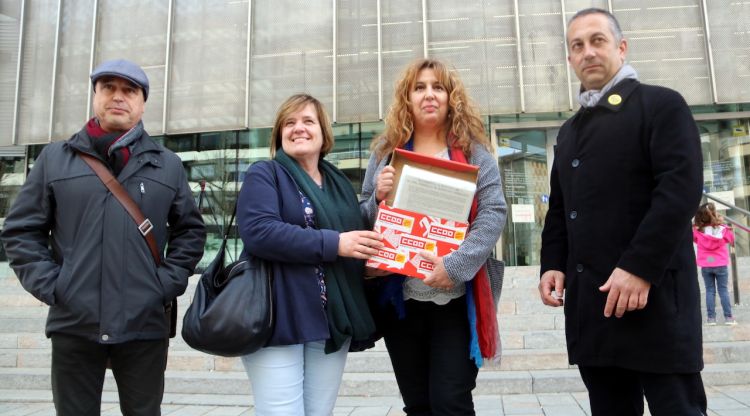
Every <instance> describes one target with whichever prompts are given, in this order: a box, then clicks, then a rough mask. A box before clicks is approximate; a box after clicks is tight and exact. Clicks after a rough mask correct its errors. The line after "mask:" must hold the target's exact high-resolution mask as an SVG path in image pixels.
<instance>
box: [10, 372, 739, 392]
mask: <svg viewBox="0 0 750 416" xmlns="http://www.w3.org/2000/svg"><path fill="white" fill-rule="evenodd" d="M702 377H703V381H704V383H705V384H706V385H711V386H725V385H734V384H743V383H746V382H747V380H748V378H750V364H711V365H707V366H706V368H705V369H704V371H703V373H702ZM49 388H50V376H49V370H48V369H38V368H31V369H29V368H21V369H18V368H0V389H4V390H8V391H11V390H20V391H29V390H49ZM104 390H105V391H107V392H111V391H115V390H116V385H115V383H114V379H113V377H112V374H111V372H110V371H107V376H106V381H105V385H104ZM583 391H585V389H584V386H583V383H582V382H581V378H580V375H579V373H578V370H576V369H574V368H571V369H560V370H531V371H497V370H485V369H483V370H481V371H480V372H479V376H478V378H477V387H476V389H475V390H474V394H476V395H486V394H539V393H568V392H583ZM207 392H221V394H229V395H234V394H237V395H242V394H246V395H250V394H252V391H251V388H250V383H249V382H248V380H247V376H246V374H245V373H244V371H232V372H206V371H202V372H187V371H167V372H166V380H165V393H168V394H206V393H207ZM398 394H399V393H398V387H397V385H396V380H395V378H394V377H393V374H392V373H374V374H373V373H345V374H344V377H343V380H342V383H341V388H340V390H339V396H340V397H341V396H351V397H362V396H365V397H366V396H397V395H398Z"/></svg>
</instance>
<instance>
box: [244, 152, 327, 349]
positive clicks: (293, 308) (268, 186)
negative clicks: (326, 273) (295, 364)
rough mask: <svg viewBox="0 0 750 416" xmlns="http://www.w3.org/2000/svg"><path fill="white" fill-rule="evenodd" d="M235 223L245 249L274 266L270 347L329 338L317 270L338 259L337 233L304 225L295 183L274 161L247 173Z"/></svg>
mask: <svg viewBox="0 0 750 416" xmlns="http://www.w3.org/2000/svg"><path fill="white" fill-rule="evenodd" d="M274 169H275V170H276V172H275V173H274ZM277 178H278V185H277ZM237 225H238V227H239V233H240V237H241V238H242V242H243V243H244V250H245V251H246V252H248V253H251V254H253V255H255V256H258V257H260V258H263V259H267V260H271V261H272V262H273V272H274V284H273V298H274V299H273V301H274V314H275V317H276V325H275V327H274V331H273V334H272V335H271V339H270V340H269V341H268V344H267V345H269V346H270V345H292V344H301V343H305V342H310V341H319V340H325V339H328V338H329V336H330V334H329V330H328V321H327V318H326V314H325V311H324V309H323V307H322V305H321V301H320V289H319V286H318V279H317V277H316V272H315V266H316V265H317V264H320V263H323V262H331V261H334V260H336V257H337V255H338V241H339V233H338V232H337V231H334V230H317V229H313V228H306V227H305V219H304V216H303V208H302V202H301V200H300V195H299V191H298V190H297V186H296V184H295V183H294V181H293V180H292V178H291V176H289V174H288V173H287V172H286V170H285V169H284V168H283V167H281V166H279V165H278V164H276V163H272V162H271V161H264V162H259V163H255V164H253V165H252V166H250V168H249V169H248V170H247V175H246V176H245V181H244V183H243V185H242V190H241V191H240V195H239V199H238V201H237Z"/></svg>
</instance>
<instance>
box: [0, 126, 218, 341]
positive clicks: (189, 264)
mask: <svg viewBox="0 0 750 416" xmlns="http://www.w3.org/2000/svg"><path fill="white" fill-rule="evenodd" d="M74 149H79V150H81V151H84V152H86V153H88V154H91V155H92V156H94V157H97V158H99V159H100V160H101V158H100V157H99V155H98V154H97V153H96V152H95V151H94V150H93V147H92V146H91V139H89V137H88V135H87V134H86V131H85V128H84V129H83V130H82V131H80V132H79V133H77V134H75V135H74V136H73V137H71V138H70V139H69V140H67V141H64V142H56V143H52V144H49V145H47V146H46V147H45V148H44V149H43V151H42V152H41V154H40V155H39V157H38V158H37V160H36V162H35V163H34V167H33V169H32V170H31V172H30V173H29V176H28V178H27V179H26V182H25V183H24V185H23V187H22V188H21V190H20V191H19V194H18V197H17V198H16V200H15V202H14V203H13V205H12V207H11V209H10V212H9V213H8V216H7V218H6V220H5V225H4V229H3V231H2V235H1V236H2V240H3V244H4V245H5V251H6V253H7V255H8V259H9V260H10V265H11V267H12V268H13V270H14V271H15V272H16V275H17V276H18V278H19V280H20V281H21V284H22V285H23V287H24V288H25V289H26V290H27V291H28V292H30V293H31V294H32V295H34V296H35V297H36V298H37V299H39V300H41V301H42V302H44V303H46V304H48V305H50V310H49V314H48V317H47V328H46V333H47V336H50V334H52V333H64V334H69V335H76V336H81V337H85V338H87V339H89V340H92V341H97V342H100V343H109V344H116V343H122V342H127V341H131V340H148V339H161V338H166V337H167V336H168V332H169V328H168V324H167V321H166V319H165V313H164V306H165V305H167V304H168V303H169V302H170V301H171V300H172V299H174V298H175V297H177V296H179V295H181V294H182V293H184V292H185V288H186V287H187V283H188V277H189V276H190V275H191V274H192V273H193V271H194V268H195V265H196V264H197V263H198V261H199V260H200V258H201V256H202V255H203V245H204V243H205V239H206V233H205V228H204V225H203V220H202V218H201V215H200V213H199V212H198V209H197V207H196V205H195V201H194V199H193V195H192V193H191V192H190V189H189V187H188V183H187V179H186V175H185V171H184V169H183V167H182V162H181V161H180V159H179V157H177V155H175V154H174V153H172V152H171V151H169V150H167V149H165V148H164V147H162V146H161V145H159V144H157V143H156V142H154V141H153V140H152V139H151V138H150V137H149V136H148V135H147V134H146V133H143V136H141V138H140V139H138V140H137V141H136V142H135V143H134V144H133V146H132V147H131V150H132V154H131V157H130V160H129V162H128V164H127V165H126V166H125V168H124V169H123V170H122V172H121V173H120V175H119V176H118V178H117V179H118V181H119V182H120V183H121V184H122V185H123V187H124V188H125V189H126V190H127V191H128V193H129V194H130V196H131V197H132V198H133V200H134V201H135V202H136V203H137V204H138V206H139V207H140V209H141V211H142V212H143V214H144V215H145V216H146V218H148V219H150V220H151V222H152V223H153V225H154V229H153V231H152V232H153V233H154V237H155V238H156V242H157V246H158V247H159V249H160V252H161V253H163V251H164V247H165V246H166V247H167V254H166V256H163V257H162V264H161V266H160V267H158V268H157V267H156V263H155V261H154V259H153V256H152V255H151V252H150V251H149V248H148V245H147V244H146V241H145V240H144V238H143V236H142V235H141V234H140V232H139V230H138V228H137V227H136V225H135V222H134V221H133V219H132V218H131V217H130V216H129V215H128V213H127V212H126V211H125V209H124V208H123V207H122V205H120V203H119V202H118V201H117V199H116V198H115V197H114V196H113V195H112V194H111V193H110V192H109V191H108V190H107V188H106V187H105V186H104V184H103V183H102V182H101V180H100V179H99V178H98V177H97V176H96V174H95V173H94V172H93V171H92V170H91V168H90V167H89V166H88V165H86V163H85V162H84V161H83V160H82V159H81V158H80V157H79V156H78V155H77V154H76V152H75V151H74Z"/></svg>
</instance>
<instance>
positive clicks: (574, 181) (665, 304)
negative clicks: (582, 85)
mask: <svg viewBox="0 0 750 416" xmlns="http://www.w3.org/2000/svg"><path fill="white" fill-rule="evenodd" d="M618 96H619V99H621V102H618V101H620V100H619V99H618ZM702 164H703V159H702V155H701V146H700V138H699V134H698V130H697V127H696V124H695V122H694V120H693V117H692V115H691V113H690V110H689V109H688V107H687V104H686V103H685V100H684V99H683V98H682V97H681V96H680V95H679V94H678V93H677V92H675V91H672V90H670V89H667V88H662V87H656V86H649V85H643V84H640V83H639V82H637V81H635V80H625V81H622V82H620V83H619V84H617V85H616V86H615V87H614V88H612V90H610V91H609V92H608V93H607V94H605V96H604V97H602V99H601V100H600V102H599V103H598V104H597V105H596V106H595V107H593V108H582V109H580V110H579V111H578V112H577V113H576V114H575V115H574V116H573V117H572V118H571V119H570V120H568V121H567V122H566V123H565V124H564V125H563V127H562V128H561V129H560V133H559V135H558V137H557V146H556V148H555V160H554V163H553V166H552V173H551V179H550V187H551V193H550V200H549V211H548V212H547V217H546V220H545V225H544V231H543V233H542V258H541V273H544V272H545V271H547V270H560V271H562V272H564V273H565V276H566V278H565V286H566V291H565V325H566V336H567V343H568V355H569V360H570V363H571V364H578V365H586V366H617V367H622V368H628V369H633V370H637V371H647V372H657V373H686V372H697V371H700V370H701V369H702V368H703V357H702V333H701V311H700V294H699V289H698V279H697V269H696V265H695V254H694V251H693V245H692V234H691V226H690V221H691V218H692V216H693V215H694V214H695V211H696V209H697V207H698V204H699V202H700V199H701V192H702V186H703V177H702V174H703V168H702ZM615 267H620V268H622V269H624V270H626V271H628V272H630V273H633V274H635V275H636V276H639V277H641V278H643V279H645V280H647V281H649V282H651V284H652V286H651V290H650V292H649V296H648V304H647V306H646V308H645V309H643V310H639V311H632V312H626V313H625V316H624V317H622V318H616V317H614V316H612V317H611V318H605V317H604V313H603V311H604V305H605V303H606V299H607V294H606V293H601V292H600V291H599V290H598V288H599V286H601V285H602V284H604V282H605V281H606V280H607V279H608V278H609V276H610V274H611V273H612V271H613V270H614V268H615Z"/></svg>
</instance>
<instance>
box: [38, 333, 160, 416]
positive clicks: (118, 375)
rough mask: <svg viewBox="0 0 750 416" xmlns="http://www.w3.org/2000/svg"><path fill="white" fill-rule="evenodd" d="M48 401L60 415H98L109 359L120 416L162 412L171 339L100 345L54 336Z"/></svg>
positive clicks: (67, 336)
mask: <svg viewBox="0 0 750 416" xmlns="http://www.w3.org/2000/svg"><path fill="white" fill-rule="evenodd" d="M51 338H52V397H53V400H54V402H55V409H56V410H57V414H58V415H59V416H88V415H91V416H98V415H99V414H100V413H101V401H102V387H103V384H104V373H105V371H106V366H107V359H109V360H110V362H111V365H112V373H113V374H114V376H115V381H116V382H117V391H118V393H119V396H120V410H121V411H122V414H123V415H124V416H152V415H154V416H157V415H160V414H161V401H162V396H163V395H164V370H165V369H166V367H167V349H168V347H169V340H167V339H163V340H154V341H131V342H125V343H122V344H99V343H96V342H93V341H89V340H87V339H84V338H81V337H76V336H71V335H63V334H52V337H51Z"/></svg>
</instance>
